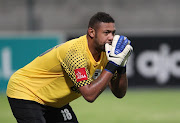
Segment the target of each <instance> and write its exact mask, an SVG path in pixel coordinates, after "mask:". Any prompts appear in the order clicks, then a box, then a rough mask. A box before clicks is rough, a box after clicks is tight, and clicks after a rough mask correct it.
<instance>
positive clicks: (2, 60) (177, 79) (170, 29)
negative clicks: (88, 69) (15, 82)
mask: <svg viewBox="0 0 180 123" xmlns="http://www.w3.org/2000/svg"><path fill="white" fill-rule="evenodd" d="M99 11H103V12H107V13H109V14H110V15H111V16H112V17H113V18H114V19H115V22H116V30H117V33H116V34H120V35H125V36H127V37H128V38H129V39H130V40H131V41H132V45H133V47H134V52H133V54H132V55H131V57H130V59H129V61H128V65H127V75H128V79H129V91H128V92H127V96H126V97H125V98H124V99H122V101H119V100H118V99H114V98H113V95H112V94H111V93H110V91H109V90H108V89H107V91H106V92H105V93H103V94H102V96H101V97H100V99H98V100H97V102H95V104H89V103H86V102H85V101H83V99H82V98H80V99H78V101H76V102H74V103H72V106H73V108H74V109H75V110H76V111H75V112H77V115H78V119H79V120H80V121H81V123H84V122H86V123H88V122H95V123H96V122H97V123H98V122H112V123H114V122H115V123H119V122H123V123H135V122H137V123H141V122H142V123H144V122H146V123H148V122H149V123H152V122H153V123H160V122H163V123H165V122H167V123H169V122H173V123H179V122H180V118H179V115H180V106H179V103H180V99H178V98H179V96H180V91H179V89H180V1H179V0H151V1H149V0H13V1H10V0H0V122H1V121H2V123H3V122H6V123H7V122H15V119H13V116H12V113H11V111H10V107H9V105H8V103H7V99H6V96H5V91H6V86H7V82H8V80H9V78H10V76H11V75H12V73H14V72H15V71H16V70H17V69H19V68H21V67H23V66H24V65H26V64H27V63H29V62H30V61H32V60H33V59H34V58H35V57H37V56H38V55H39V54H41V53H42V52H44V51H45V50H47V49H49V48H51V47H53V46H54V45H57V44H59V43H63V42H66V41H67V40H70V39H72V38H75V37H79V36H81V35H84V34H86V31H87V26H88V21H89V19H90V18H91V16H92V15H94V14H95V13H97V12H99ZM111 98H113V99H111ZM109 100H111V102H109ZM78 102H80V103H81V104H79V103H78ZM98 104H99V105H98ZM102 104H104V105H102ZM79 105H81V106H79ZM87 105H88V106H87ZM97 105H98V106H97ZM109 105H111V106H109ZM82 106H84V107H85V108H82ZM91 106H92V108H88V111H87V110H86V111H82V110H83V109H86V108H87V107H91ZM96 106H97V107H96ZM95 107H96V108H95ZM104 107H106V108H104ZM108 107H109V108H108ZM130 107H131V108H130ZM159 107H161V108H160V109H159ZM93 109H97V110H93ZM98 111H102V112H98ZM125 111H128V112H127V113H124V112H125ZM85 112H86V113H85ZM96 112H97V113H96ZM105 112H109V114H113V113H111V112H115V114H116V115H112V116H109V114H108V113H106V114H105ZM132 112H133V113H132ZM89 114H93V116H91V117H88V116H90V115H89ZM101 115H102V117H101ZM106 115H107V116H106ZM97 116H99V121H98V117H97ZM94 117H96V120H95V118H94ZM129 117H130V118H129Z"/></svg>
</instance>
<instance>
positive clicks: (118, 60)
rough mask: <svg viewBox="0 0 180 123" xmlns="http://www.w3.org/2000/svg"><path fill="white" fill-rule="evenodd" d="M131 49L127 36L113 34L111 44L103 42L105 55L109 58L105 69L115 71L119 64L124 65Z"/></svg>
mask: <svg viewBox="0 0 180 123" xmlns="http://www.w3.org/2000/svg"><path fill="white" fill-rule="evenodd" d="M132 49H133V48H132V46H131V45H130V41H129V40H128V39H127V37H124V36H119V35H115V36H114V38H113V42H112V45H109V44H108V43H106V44H105V50H106V55H107V58H108V60H109V62H108V64H107V65H106V68H105V70H107V71H110V72H111V73H115V71H116V70H117V68H118V67H119V66H120V65H121V66H125V64H126V63H127V59H128V57H129V55H130V52H131V51H132Z"/></svg>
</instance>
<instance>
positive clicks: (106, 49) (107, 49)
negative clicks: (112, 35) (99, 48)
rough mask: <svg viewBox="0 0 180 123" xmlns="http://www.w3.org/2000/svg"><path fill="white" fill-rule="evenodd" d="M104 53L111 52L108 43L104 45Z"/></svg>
mask: <svg viewBox="0 0 180 123" xmlns="http://www.w3.org/2000/svg"><path fill="white" fill-rule="evenodd" d="M105 51H106V52H107V53H109V52H110V51H111V45H110V44H108V43H106V44H105Z"/></svg>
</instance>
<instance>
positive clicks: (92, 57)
mask: <svg viewBox="0 0 180 123" xmlns="http://www.w3.org/2000/svg"><path fill="white" fill-rule="evenodd" d="M115 31H116V30H115V22H114V19H113V18H112V17H111V16H110V15H109V14H107V13H104V12H98V13H96V14H95V15H94V16H92V17H91V19H90V21H89V25H88V30H87V34H86V35H84V36H81V37H79V38H76V39H73V40H70V41H67V42H66V43H64V44H62V45H57V46H55V47H53V48H51V49H50V50H48V51H46V52H44V53H43V54H41V55H40V56H38V57H37V58H35V59H34V60H33V61H32V62H30V63H29V64H27V65H26V66H24V67H23V68H21V69H19V70H17V71H16V72H15V73H14V74H13V75H12V76H11V78H10V80H9V83H8V86H7V96H8V100H9V103H10V106H11V109H12V112H13V115H14V117H15V118H16V120H17V122H18V123H35V122H36V123H57V122H69V123H78V120H77V118H76V115H75V114H74V112H73V110H72V108H71V107H70V105H69V103H70V102H71V101H73V100H75V99H76V98H78V97H80V96H83V97H84V99H85V100H87V101H88V102H93V101H95V99H96V98H97V97H98V96H99V95H100V94H101V93H102V92H103V91H104V89H105V88H106V87H107V86H109V87H110V89H111V90H112V93H113V94H114V95H115V96H116V97H117V98H122V97H124V96H125V94H126V91H127V87H128V80H127V77H126V63H127V60H128V57H129V56H130V54H131V52H132V46H131V45H130V41H129V40H128V39H127V37H124V36H119V35H115Z"/></svg>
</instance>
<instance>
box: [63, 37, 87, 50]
mask: <svg viewBox="0 0 180 123" xmlns="http://www.w3.org/2000/svg"><path fill="white" fill-rule="evenodd" d="M86 46H87V39H86V35H83V36H80V37H79V38H75V39H72V40H69V41H67V42H66V43H64V44H62V45H61V47H62V48H63V49H64V50H66V51H68V52H81V51H85V48H86Z"/></svg>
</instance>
